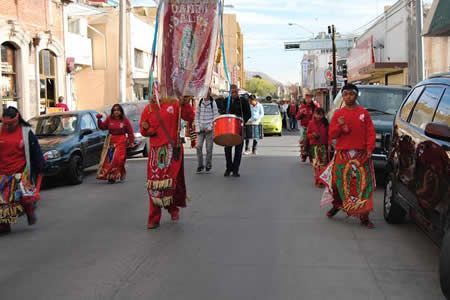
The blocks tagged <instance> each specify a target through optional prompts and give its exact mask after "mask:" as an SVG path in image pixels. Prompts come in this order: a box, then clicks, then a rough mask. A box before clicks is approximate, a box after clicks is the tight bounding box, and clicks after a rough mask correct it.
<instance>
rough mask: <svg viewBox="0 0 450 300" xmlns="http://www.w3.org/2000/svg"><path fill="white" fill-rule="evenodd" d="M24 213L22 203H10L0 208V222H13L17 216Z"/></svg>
mask: <svg viewBox="0 0 450 300" xmlns="http://www.w3.org/2000/svg"><path fill="white" fill-rule="evenodd" d="M23 213H24V209H23V207H22V205H20V204H19V205H11V206H9V207H6V208H0V224H1V223H7V224H14V223H16V222H17V218H18V217H19V216H20V215H21V214H23Z"/></svg>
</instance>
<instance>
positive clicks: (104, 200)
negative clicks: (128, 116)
mask: <svg viewBox="0 0 450 300" xmlns="http://www.w3.org/2000/svg"><path fill="white" fill-rule="evenodd" d="M297 139H298V137H297V136H296V135H295V134H291V135H285V136H283V137H266V138H265V139H264V140H263V141H262V142H261V143H260V148H259V152H258V155H257V156H246V157H245V158H244V159H243V162H242V169H241V176H242V177H241V178H224V177H223V172H224V166H225V162H224V155H223V149H221V148H220V147H218V146H215V155H214V165H213V172H212V174H209V175H206V174H201V175H197V174H195V169H196V156H195V154H194V152H193V151H192V150H190V149H188V150H187V151H186V160H185V171H186V176H187V183H188V192H189V195H190V198H191V202H189V204H188V206H189V207H188V208H187V209H184V210H183V211H182V213H181V220H180V221H179V222H178V223H173V222H172V221H170V218H169V216H168V214H167V213H165V212H164V215H163V220H162V223H161V227H160V228H159V229H157V230H153V231H150V230H147V229H146V221H147V214H148V200H147V195H146V190H145V176H146V160H144V159H140V158H136V159H132V160H129V161H128V163H127V170H128V177H127V180H126V181H125V182H123V183H119V184H115V185H110V184H106V183H104V182H99V181H96V179H95V172H94V171H90V172H88V174H87V177H86V179H85V182H84V183H83V184H82V185H78V186H65V185H56V186H52V187H50V188H47V189H46V190H44V191H43V192H42V201H41V202H40V205H39V210H38V214H39V220H38V223H37V225H36V226H33V227H28V226H27V225H26V224H25V220H24V219H23V218H22V219H21V220H20V222H19V224H16V225H15V226H14V227H13V232H12V233H11V234H9V235H6V236H5V235H4V236H0V245H1V246H0V299H2V300H3V299H4V300H6V299H45V300H48V299H77V300H78V299H158V300H169V299H170V300H174V299H183V300H184V299H189V300H191V299H192V300H203V299H205V300H219V299H224V300H231V299H233V300H235V299H258V300H265V299H283V300H285V299H305V300H309V299H320V300H322V299H324V300H325V299H327V300H328V299H358V300H362V299H405V300H412V299H417V300H424V299H426V300H431V299H439V300H442V299H444V298H443V296H442V294H441V292H440V288H439V280H438V272H437V271H438V255H439V249H438V247H436V246H435V245H434V244H433V243H432V242H431V241H430V240H429V239H428V238H427V236H426V235H425V234H424V233H423V232H421V231H420V230H419V229H418V228H417V227H416V226H415V225H414V224H404V225H396V226H392V225H388V224H386V223H385V222H384V220H383V218H382V198H383V191H382V190H383V187H379V190H378V192H377V193H376V198H375V200H376V211H375V213H374V215H373V218H374V222H375V225H376V228H375V229H373V230H369V229H366V228H364V227H361V226H360V225H359V222H358V221H357V220H356V219H352V218H346V217H345V216H344V215H343V214H339V215H337V216H336V218H335V219H332V220H330V219H328V218H326V217H325V213H326V208H323V209H321V208H320V206H319V201H320V197H321V194H322V190H320V189H317V188H315V187H314V186H313V180H312V173H311V167H310V165H308V164H302V163H300V162H299V160H298V158H297V157H298V146H297Z"/></svg>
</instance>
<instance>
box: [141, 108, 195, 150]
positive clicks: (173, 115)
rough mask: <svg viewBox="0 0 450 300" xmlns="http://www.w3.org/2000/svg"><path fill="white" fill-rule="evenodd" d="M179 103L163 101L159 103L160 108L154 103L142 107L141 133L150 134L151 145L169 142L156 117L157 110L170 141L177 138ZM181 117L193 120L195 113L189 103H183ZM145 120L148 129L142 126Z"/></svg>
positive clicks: (188, 120)
mask: <svg viewBox="0 0 450 300" xmlns="http://www.w3.org/2000/svg"><path fill="white" fill-rule="evenodd" d="M179 107H180V105H179V103H178V102H174V103H172V104H170V103H163V104H161V108H158V106H157V105H156V104H154V103H152V104H151V105H147V106H146V107H145V109H144V112H143V113H142V116H141V122H140V123H141V125H140V127H141V134H142V135H143V136H151V138H152V140H151V146H152V147H153V146H155V147H157V146H162V145H167V144H169V140H168V138H167V136H166V133H165V132H164V130H163V129H162V128H161V125H160V121H159V119H158V115H157V113H156V111H157V110H159V116H160V118H161V121H162V122H164V124H165V127H166V130H167V133H168V134H169V136H170V138H171V139H172V141H176V140H177V138H178V136H177V135H178V126H179V124H178V115H179V113H180V111H179ZM181 118H182V119H183V120H185V121H187V122H193V121H194V118H195V113H194V111H193V109H192V106H191V105H190V104H184V106H183V109H182V110H181ZM144 121H146V122H147V123H148V124H149V128H148V129H144V128H143V127H142V123H143V122H144Z"/></svg>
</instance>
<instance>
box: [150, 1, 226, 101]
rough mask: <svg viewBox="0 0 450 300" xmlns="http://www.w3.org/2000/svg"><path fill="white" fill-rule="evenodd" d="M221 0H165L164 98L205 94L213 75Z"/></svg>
mask: <svg viewBox="0 0 450 300" xmlns="http://www.w3.org/2000/svg"><path fill="white" fill-rule="evenodd" d="M218 2H219V1H218V0H162V1H161V3H160V5H162V7H161V8H160V9H161V12H160V19H159V24H160V28H159V33H158V36H159V41H158V79H159V91H160V98H161V99H173V98H176V99H180V98H181V97H183V96H194V97H197V98H200V97H204V96H206V94H207V91H208V87H209V85H210V83H211V79H212V67H213V64H214V58H215V50H216V49H217V37H218V29H219V14H218V9H219V7H218Z"/></svg>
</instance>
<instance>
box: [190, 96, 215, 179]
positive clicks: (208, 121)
mask: <svg viewBox="0 0 450 300" xmlns="http://www.w3.org/2000/svg"><path fill="white" fill-rule="evenodd" d="M218 115H219V111H218V109H217V104H216V101H214V99H213V98H212V97H211V88H210V89H209V90H208V95H207V96H206V98H203V99H201V100H200V101H199V103H198V107H197V110H196V112H195V128H196V130H197V159H198V167H197V173H201V172H203V170H206V172H207V173H209V172H210V171H211V168H212V153H213V146H214V143H213V122H214V119H215V118H216V117H217V116H218ZM205 142H206V164H204V163H203V162H204V161H203V144H204V143H205ZM205 167H206V169H205Z"/></svg>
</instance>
